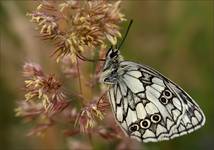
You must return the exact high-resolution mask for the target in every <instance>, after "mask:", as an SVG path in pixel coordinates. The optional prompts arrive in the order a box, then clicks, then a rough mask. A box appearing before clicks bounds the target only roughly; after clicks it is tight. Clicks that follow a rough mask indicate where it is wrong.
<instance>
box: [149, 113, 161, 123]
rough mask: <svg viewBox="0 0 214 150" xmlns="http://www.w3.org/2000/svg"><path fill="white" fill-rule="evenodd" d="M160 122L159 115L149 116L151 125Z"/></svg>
mask: <svg viewBox="0 0 214 150" xmlns="http://www.w3.org/2000/svg"><path fill="white" fill-rule="evenodd" d="M160 120H161V116H160V115H159V114H154V115H152V116H151V121H152V122H153V123H158V122H159V121H160Z"/></svg>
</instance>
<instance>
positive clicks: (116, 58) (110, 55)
mask: <svg viewBox="0 0 214 150" xmlns="http://www.w3.org/2000/svg"><path fill="white" fill-rule="evenodd" d="M122 60H123V58H122V56H121V55H120V51H119V50H118V49H114V48H110V49H109V50H108V52H107V53H106V59H105V63H104V66H103V71H102V74H101V77H100V82H101V83H106V84H114V83H115V82H116V80H117V75H118V74H117V70H118V67H119V63H120V62H121V61H122Z"/></svg>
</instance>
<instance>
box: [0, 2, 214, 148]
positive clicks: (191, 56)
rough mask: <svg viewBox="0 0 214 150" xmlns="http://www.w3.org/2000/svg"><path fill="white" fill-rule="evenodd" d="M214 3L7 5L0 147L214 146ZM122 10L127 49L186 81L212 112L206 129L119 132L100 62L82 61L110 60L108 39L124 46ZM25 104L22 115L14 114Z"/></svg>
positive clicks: (3, 6)
mask: <svg viewBox="0 0 214 150" xmlns="http://www.w3.org/2000/svg"><path fill="white" fill-rule="evenodd" d="M213 6H214V5H213V1H211V0H210V1H209V0H206V1H176V0H175V1H155V0H154V1H122V3H120V2H118V1H94V2H92V1H35V2H34V1H12V0H11V1H6V0H5V1H4V0H3V1H1V2H0V18H1V24H0V29H1V31H0V35H1V51H0V56H1V59H0V60H1V70H0V71H1V72H0V82H1V84H0V91H1V92H0V94H1V98H0V99H1V105H0V114H1V117H0V118H1V120H0V135H1V136H0V144H1V145H0V148H1V149H32V148H34V149H110V148H113V149H165V150H167V149H175V150H176V149H182V150H183V149H196V150H197V149H211V148H212V147H213V146H214V145H213V142H212V141H213V139H214V135H213V133H212V132H211V131H213V130H214V129H213V126H214V110H213V108H212V107H213V106H214V101H213V100H212V99H213V98H214V94H213V90H214V88H213V83H214V78H213V76H214V69H213V68H214V43H213V40H214V35H213V34H214V28H213V26H214V15H213V14H214V8H213ZM121 9H122V12H123V14H126V17H128V18H132V19H134V25H133V26H132V29H131V32H130V33H129V36H128V39H127V40H126V42H125V43H124V45H123V48H122V49H121V53H122V54H123V55H124V57H125V58H126V59H129V60H133V61H136V62H140V63H144V64H147V65H149V66H152V67H153V68H156V69H157V70H160V71H161V72H162V73H163V74H165V75H167V76H168V77H169V78H170V79H172V80H173V81H175V82H177V83H179V85H181V86H182V87H184V89H186V90H187V91H188V93H190V94H191V95H192V97H193V98H195V100H196V101H197V102H198V103H199V105H200V106H201V108H202V109H203V110H204V112H205V115H206V117H207V123H206V125H205V127H203V128H202V129H200V130H199V131H197V132H195V133H193V134H190V135H187V136H183V137H180V138H177V139H176V140H172V141H167V142H161V143H156V144H141V143H138V142H135V141H131V140H129V139H126V138H125V137H124V135H123V133H121V131H120V129H119V128H118V127H117V125H116V124H115V122H114V119H113V117H112V112H111V109H110V107H109V103H108V100H107V98H106V97H105V91H102V90H101V89H100V88H99V86H98V83H97V80H98V78H99V74H98V72H99V70H100V66H101V64H98V63H90V64H89V63H85V62H83V61H81V60H80V59H78V58H77V57H76V56H77V55H78V56H80V57H81V56H86V57H89V58H95V59H97V58H102V57H103V56H104V54H105V51H106V49H107V48H108V45H107V44H108V43H109V45H110V44H116V43H117V41H118V38H119V37H121V33H124V30H125V29H126V28H125V27H126V23H125V22H123V21H125V17H124V15H123V14H122V13H121V11H120V10H121ZM32 10H34V11H32ZM26 12H28V13H27V17H26ZM29 19H31V21H32V22H33V24H32V23H29ZM33 26H34V27H35V28H36V29H37V30H34V27H33ZM120 28H121V29H122V30H119V29H120ZM120 31H121V32H120ZM41 39H43V40H41ZM50 55H52V57H50ZM32 62H33V63H32ZM23 65H24V66H23ZM22 66H23V68H22ZM22 75H24V78H23V77H22ZM24 80H25V82H23V81H24ZM22 87H24V88H22ZM23 95H25V97H24V96H23ZM21 99H25V100H21ZM17 103H18V104H17ZM17 105H18V106H19V107H18V108H17V109H16V110H15V112H16V115H17V116H21V117H22V118H25V119H24V121H21V120H22V119H21V118H20V117H15V116H14V108H15V107H17ZM26 134H27V135H28V136H30V135H31V136H30V137H28V136H26ZM32 135H38V136H32ZM100 137H102V138H100ZM26 141H27V142H26Z"/></svg>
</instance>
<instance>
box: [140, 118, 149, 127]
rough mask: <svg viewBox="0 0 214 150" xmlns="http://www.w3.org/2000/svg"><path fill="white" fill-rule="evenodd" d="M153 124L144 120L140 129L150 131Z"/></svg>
mask: <svg viewBox="0 0 214 150" xmlns="http://www.w3.org/2000/svg"><path fill="white" fill-rule="evenodd" d="M150 124H151V122H150V121H149V120H148V119H145V120H142V121H141V122H140V127H141V128H143V129H148V128H149V127H150Z"/></svg>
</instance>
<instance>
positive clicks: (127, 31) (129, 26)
mask: <svg viewBox="0 0 214 150" xmlns="http://www.w3.org/2000/svg"><path fill="white" fill-rule="evenodd" d="M132 23H133V20H132V19H131V20H130V22H129V25H128V28H127V30H126V34H125V35H124V38H123V39H122V41H121V43H120V45H119V47H118V50H119V49H120V48H121V46H122V45H123V43H124V41H125V39H126V37H127V35H128V33H129V30H130V28H131V25H132Z"/></svg>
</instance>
